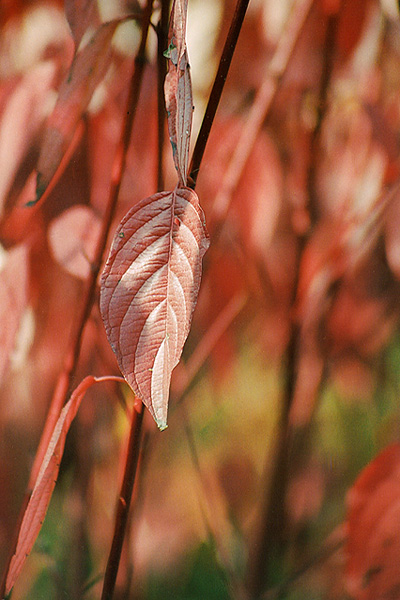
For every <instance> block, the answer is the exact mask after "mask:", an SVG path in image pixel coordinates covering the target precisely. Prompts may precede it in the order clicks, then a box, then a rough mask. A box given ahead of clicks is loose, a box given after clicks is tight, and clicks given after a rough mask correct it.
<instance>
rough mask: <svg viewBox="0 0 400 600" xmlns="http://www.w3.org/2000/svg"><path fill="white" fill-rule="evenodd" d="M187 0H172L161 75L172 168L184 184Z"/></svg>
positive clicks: (188, 116)
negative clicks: (164, 70)
mask: <svg viewBox="0 0 400 600" xmlns="http://www.w3.org/2000/svg"><path fill="white" fill-rule="evenodd" d="M186 13H187V0H174V3H173V5H172V10H171V21H170V28H169V35H168V43H169V46H168V50H167V51H166V53H165V55H166V56H167V57H168V58H169V69H168V73H167V76H166V78H165V90H164V91H165V105H166V109H167V115H168V128H169V135H170V141H171V145H172V152H173V156H174V163H175V168H176V170H177V172H178V177H179V181H180V183H181V184H182V185H186V180H187V168H188V160H189V145H190V133H191V129H192V114H193V97H192V83H191V79H190V71H189V61H188V55H187V51H186Z"/></svg>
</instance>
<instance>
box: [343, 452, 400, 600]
mask: <svg viewBox="0 0 400 600" xmlns="http://www.w3.org/2000/svg"><path fill="white" fill-rule="evenodd" d="M347 523H348V542H347V554H348V559H347V585H348V589H349V591H350V593H351V594H352V595H353V596H354V597H355V598H356V599H357V600H376V599H377V598H391V599H393V600H396V599H398V598H399V597H400V571H399V562H400V444H394V445H392V446H389V447H388V448H386V449H385V450H383V452H381V453H380V454H379V455H378V456H377V457H376V458H375V459H374V460H373V461H372V462H371V463H370V464H369V465H367V467H366V468H365V469H364V470H363V471H362V473H361V475H360V476H359V477H358V479H357V480H356V482H355V483H354V485H353V487H352V488H351V490H350V491H349V494H348V514H347Z"/></svg>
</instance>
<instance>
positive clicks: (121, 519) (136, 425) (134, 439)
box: [101, 404, 145, 600]
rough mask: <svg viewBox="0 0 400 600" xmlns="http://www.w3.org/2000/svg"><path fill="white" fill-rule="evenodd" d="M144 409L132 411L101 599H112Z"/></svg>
mask: <svg viewBox="0 0 400 600" xmlns="http://www.w3.org/2000/svg"><path fill="white" fill-rule="evenodd" d="M144 411H145V408H144V405H143V404H141V405H140V410H139V412H137V411H136V410H134V411H133V418H132V424H131V431H130V436H129V444H128V452H127V459H126V464H125V472H124V479H123V482H122V486H121V491H120V494H119V498H118V503H117V513H116V517H115V526H114V536H113V541H112V545H111V550H110V554H109V557H108V562H107V568H106V573H105V577H104V583H103V592H102V595H101V600H112V597H113V595H114V589H115V582H116V580H117V574H118V568H119V562H120V558H121V552H122V545H123V542H124V537H125V531H126V525H127V522H128V515H129V509H130V505H131V498H132V492H133V486H134V484H135V479H136V474H137V466H138V462H139V455H140V446H141V438H142V424H143V416H144Z"/></svg>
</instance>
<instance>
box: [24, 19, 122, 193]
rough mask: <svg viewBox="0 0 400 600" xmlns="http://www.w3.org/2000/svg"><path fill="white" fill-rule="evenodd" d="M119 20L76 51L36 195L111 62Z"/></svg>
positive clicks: (54, 168) (49, 136)
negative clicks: (112, 44)
mask: <svg viewBox="0 0 400 600" xmlns="http://www.w3.org/2000/svg"><path fill="white" fill-rule="evenodd" d="M120 22H121V20H115V21H110V22H108V23H105V24H104V25H102V26H101V27H100V28H99V29H98V30H97V31H96V33H95V34H94V35H93V37H92V39H91V40H90V41H89V42H88V44H87V45H86V46H85V47H84V48H83V50H81V52H79V53H78V54H77V55H76V57H75V58H74V61H73V63H72V65H71V68H70V70H69V72H68V73H67V76H66V78H65V79H64V81H63V83H62V84H61V87H60V91H59V96H58V100H57V103H56V106H55V107H54V110H53V112H52V114H51V115H50V117H49V120H48V123H47V127H46V131H45V135H44V139H43V145H42V148H41V152H40V156H39V161H38V166H37V170H38V175H37V187H36V196H37V200H38V199H39V198H40V197H41V196H42V195H43V193H44V191H45V190H46V188H47V186H48V185H49V183H50V181H51V179H52V177H53V175H54V174H55V172H56V171H57V168H58V166H59V164H60V162H61V159H62V158H63V156H64V154H65V152H66V151H67V149H68V146H69V144H70V143H71V141H72V139H73V136H74V132H75V129H76V127H77V125H78V122H79V120H80V119H81V117H82V115H83V113H84V112H85V110H86V109H87V107H88V104H89V102H90V100H91V98H92V95H93V93H94V91H95V89H96V87H97V85H98V84H99V83H100V81H101V80H102V78H103V77H104V75H105V73H106V71H107V68H108V67H109V65H110V59H111V39H112V37H113V35H114V32H115V30H116V28H117V26H118V25H119V24H120Z"/></svg>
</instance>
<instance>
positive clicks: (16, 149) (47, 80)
mask: <svg viewBox="0 0 400 600" xmlns="http://www.w3.org/2000/svg"><path fill="white" fill-rule="evenodd" d="M55 74H56V65H55V64H54V63H52V62H50V61H47V62H42V63H39V64H38V65H37V66H35V67H33V68H32V69H31V70H30V71H29V72H28V73H27V74H26V75H24V77H23V78H22V79H21V81H19V82H18V84H17V85H16V87H15V89H14V90H13V92H12V94H10V97H9V98H8V99H7V103H6V105H5V108H4V111H3V114H2V115H1V120H0V214H1V213H2V212H3V207H4V204H5V202H6V199H7V194H8V193H9V191H10V188H11V186H12V183H13V180H14V177H15V175H16V173H17V171H18V169H19V168H20V166H21V162H22V160H23V159H24V157H25V155H26V153H27V150H28V149H29V146H30V145H31V144H32V141H33V140H34V139H35V136H36V135H37V133H38V131H39V128H40V126H41V125H42V122H43V121H44V119H45V117H46V116H47V115H46V111H47V106H48V101H49V99H50V96H51V93H52V88H51V86H52V83H53V80H54V77H55Z"/></svg>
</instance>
